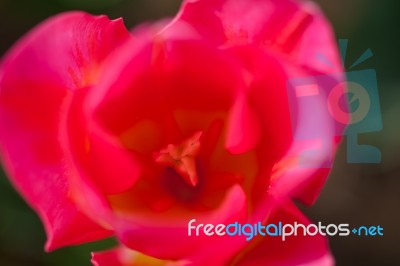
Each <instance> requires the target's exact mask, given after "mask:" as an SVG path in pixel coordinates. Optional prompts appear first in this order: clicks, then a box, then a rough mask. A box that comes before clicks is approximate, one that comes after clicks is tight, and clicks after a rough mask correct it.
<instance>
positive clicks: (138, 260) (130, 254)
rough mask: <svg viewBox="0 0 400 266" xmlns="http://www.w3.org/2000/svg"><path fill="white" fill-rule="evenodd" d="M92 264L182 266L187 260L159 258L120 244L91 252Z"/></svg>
mask: <svg viewBox="0 0 400 266" xmlns="http://www.w3.org/2000/svg"><path fill="white" fill-rule="evenodd" d="M92 263H93V265H94V266H131V265H136V266H183V265H187V262H186V263H185V262H183V261H180V262H178V261H170V260H160V259H157V258H153V257H149V256H146V255H144V254H141V253H139V252H136V251H134V250H131V249H128V248H126V247H124V246H120V247H117V248H114V249H111V250H107V251H103V252H94V253H92Z"/></svg>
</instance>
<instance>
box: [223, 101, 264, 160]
mask: <svg viewBox="0 0 400 266" xmlns="http://www.w3.org/2000/svg"><path fill="white" fill-rule="evenodd" d="M228 121H229V122H228V124H229V128H228V133H227V142H226V148H227V149H228V151H230V152H232V153H233V154H240V153H245V152H247V151H249V150H251V149H253V148H254V147H255V146H256V145H257V144H258V142H259V140H260V138H261V128H260V125H259V121H258V118H257V116H256V114H255V112H254V110H253V109H252V108H251V106H250V105H249V103H248V100H247V99H246V96H245V95H244V94H241V95H239V96H238V98H237V99H236V102H235V104H234V106H233V108H232V110H231V113H230V116H229V120H228Z"/></svg>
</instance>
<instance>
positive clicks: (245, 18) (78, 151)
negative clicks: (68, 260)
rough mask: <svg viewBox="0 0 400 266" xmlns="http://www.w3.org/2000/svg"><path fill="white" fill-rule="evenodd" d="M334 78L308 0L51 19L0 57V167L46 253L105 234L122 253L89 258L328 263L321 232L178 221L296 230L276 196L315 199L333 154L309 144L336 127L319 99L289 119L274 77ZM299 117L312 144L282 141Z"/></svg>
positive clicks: (327, 45) (326, 34) (189, 4)
mask: <svg viewBox="0 0 400 266" xmlns="http://www.w3.org/2000/svg"><path fill="white" fill-rule="evenodd" d="M317 53H321V54H323V55H324V56H325V57H326V58H327V59H329V60H330V61H331V62H333V64H334V67H332V66H331V67H329V66H326V65H324V64H323V62H320V61H318V60H317V57H316V55H317ZM341 72H342V69H341V67H340V64H339V60H338V52H337V49H336V46H335V42H334V39H333V35H332V33H331V30H330V27H329V24H328V23H327V22H326V20H325V19H324V17H323V16H322V15H321V12H320V11H319V9H318V8H317V7H316V6H315V5H313V4H312V3H310V2H303V1H301V2H297V1H291V0H280V1H273V0H197V1H196V0H192V1H189V0H187V1H185V2H184V3H183V6H182V8H181V10H180V12H179V14H178V15H177V17H175V18H174V19H173V20H172V21H170V22H160V23H158V24H155V25H144V26H141V27H138V28H136V29H134V30H133V31H132V33H131V34H130V33H128V31H127V30H126V29H125V27H124V26H123V24H122V21H121V20H115V21H109V20H108V19H107V18H105V17H103V16H100V17H93V16H90V15H87V14H84V13H80V12H73V13H65V14H62V15H59V16H56V17H54V18H51V19H50V20H48V21H46V22H44V23H43V24H41V25H39V26H38V27H36V28H35V29H34V30H33V31H32V32H31V33H29V34H28V35H27V36H26V37H24V38H23V39H22V40H21V41H20V42H19V43H18V44H17V45H16V46H15V47H14V48H13V49H12V50H11V51H10V52H9V53H8V54H7V55H6V56H5V58H4V59H3V61H2V64H1V69H0V123H1V125H2V126H1V128H0V148H1V154H2V160H3V164H4V166H5V169H6V171H7V173H8V175H9V176H10V178H11V180H12V182H13V183H14V185H15V186H16V188H17V189H18V190H19V191H20V193H21V194H22V195H23V196H24V197H25V198H26V200H27V201H28V202H29V203H30V205H31V206H32V207H33V208H34V209H35V210H36V211H37V212H38V213H39V215H40V217H41V219H42V220H43V223H44V224H45V227H46V231H47V234H48V242H47V245H46V249H47V250H53V249H55V248H59V247H63V246H67V245H72V244H80V243H84V242H88V241H93V240H97V239H100V238H104V237H107V236H110V235H115V236H116V237H117V239H118V240H119V241H120V242H121V243H122V245H123V246H121V247H120V248H117V249H115V250H113V251H108V252H105V253H96V254H94V255H93V263H94V265H107V266H113V265H142V264H144V263H147V264H145V265H148V264H150V263H154V265H160V264H161V265H164V264H165V265H185V264H188V263H190V264H195V265H203V264H205V263H207V262H208V261H212V262H213V265H224V264H226V263H232V264H234V265H260V264H268V265H300V264H301V265H332V264H333V263H332V261H333V260H332V258H331V255H330V253H329V248H328V245H327V242H326V239H325V238H324V237H323V236H315V237H297V238H293V239H291V240H290V241H286V242H282V241H280V240H278V239H274V238H268V237H264V238H262V237H256V238H254V239H253V240H252V241H250V242H247V241H246V240H245V238H243V237H239V236H237V237H231V236H222V237H217V236H212V237H208V236H198V237H190V236H188V235H187V223H188V221H189V220H191V219H193V218H195V219H197V221H198V223H213V224H219V223H223V224H228V223H231V222H236V221H238V222H241V223H257V222H259V221H263V222H265V223H269V222H278V221H281V222H283V223H285V222H286V223H293V222H295V221H297V222H302V223H304V224H308V223H309V221H308V220H307V219H306V218H305V217H304V216H303V215H302V214H301V212H300V211H299V210H298V209H297V208H296V206H295V205H294V204H293V203H291V199H292V198H298V199H300V200H302V201H303V202H304V203H306V204H312V203H313V202H314V201H315V199H316V197H317V195H318V193H319V190H320V188H321V186H322V185H323V183H324V181H325V178H326V176H327V174H328V168H324V167H325V166H324V165H323V163H325V162H326V161H327V160H328V159H329V158H330V156H331V155H332V152H333V151H334V148H332V147H331V146H330V145H320V140H321V139H332V138H333V136H334V135H335V134H334V132H335V130H338V129H335V126H337V125H336V124H335V123H334V122H333V120H332V118H331V117H329V116H325V115H323V114H321V113H320V112H318V110H319V109H320V108H322V107H323V106H324V105H326V97H325V95H323V94H320V95H319V96H317V97H315V99H314V100H313V101H312V102H311V103H310V104H309V105H308V106H303V105H301V104H299V105H298V107H297V109H298V112H296V115H297V120H296V121H297V123H296V125H295V127H294V128H292V122H291V117H290V109H289V105H288V94H287V81H288V80H289V79H291V78H295V77H306V76H311V77H312V76H315V75H326V74H334V73H341ZM332 77H334V76H332ZM340 78H341V77H340V75H339V77H338V79H339V80H340ZM310 121H312V122H313V123H316V124H317V125H319V126H320V127H321V128H322V129H321V131H320V134H321V135H320V136H319V137H320V138H318V139H314V140H313V139H312V140H309V141H303V142H300V141H295V140H296V136H297V135H298V134H301V132H302V131H304V129H305V128H307V127H308V123H309V122H310ZM339 130H340V129H339ZM318 145H319V146H318ZM315 147H318V149H319V153H318V156H317V157H316V158H314V160H313V164H312V165H313V166H312V167H304V166H301V164H300V163H299V160H300V159H301V158H302V156H303V154H304V152H306V151H308V150H309V149H310V148H311V149H314V148H315Z"/></svg>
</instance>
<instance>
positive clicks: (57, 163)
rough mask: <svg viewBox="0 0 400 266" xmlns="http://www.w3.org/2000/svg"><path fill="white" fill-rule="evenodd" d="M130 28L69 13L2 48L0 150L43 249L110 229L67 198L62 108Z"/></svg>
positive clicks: (81, 240) (102, 234)
mask: <svg viewBox="0 0 400 266" xmlns="http://www.w3.org/2000/svg"><path fill="white" fill-rule="evenodd" d="M128 37H129V32H128V31H127V30H126V29H125V27H124V26H123V23H122V21H121V20H116V21H110V20H108V19H107V18H106V17H105V16H100V17H93V16H91V15H88V14H85V13H83V12H70V13H64V14H61V15H58V16H56V17H53V18H50V19H49V20H47V21H46V22H44V23H42V24H41V25H39V26H38V27H36V28H35V29H34V30H33V31H31V32H30V33H29V34H28V35H27V36H26V37H24V38H23V39H22V40H21V41H20V42H19V43H18V44H17V45H16V46H15V47H14V48H13V49H12V50H11V51H9V52H8V53H7V55H6V56H5V58H4V59H3V61H2V64H1V68H0V124H1V127H0V150H1V155H2V161H3V164H4V167H5V170H6V172H7V174H8V176H9V177H10V179H11V181H12V182H13V183H14V185H15V186H16V188H17V189H18V190H19V192H20V193H21V194H22V195H23V196H24V197H25V199H26V200H27V202H28V203H29V204H30V205H31V206H32V208H34V209H35V210H36V211H37V212H38V214H39V216H40V217H41V219H42V221H43V223H44V225H45V229H46V232H47V236H48V241H47V244H46V249H47V250H53V249H55V248H59V247H63V246H66V245H72V244H80V243H84V242H88V241H93V240H97V239H100V238H104V237H106V236H109V235H110V234H111V232H110V231H108V230H105V229H104V228H102V227H101V226H99V225H97V223H95V222H93V221H92V220H90V219H89V218H88V217H87V216H86V215H85V214H83V213H82V212H81V211H80V209H79V208H78V207H77V206H76V204H75V202H74V201H73V200H72V198H71V197H70V193H71V184H70V180H69V177H70V175H69V169H68V167H67V166H66V164H65V154H64V153H63V151H62V149H61V147H60V143H59V126H60V123H61V121H60V120H61V119H60V117H61V115H60V114H63V113H65V112H66V109H67V108H68V106H66V105H65V104H64V102H65V101H66V99H69V98H71V97H73V94H74V91H75V90H79V89H83V88H86V87H88V86H90V85H92V84H93V83H95V82H96V79H97V77H98V75H99V71H100V68H101V66H100V65H101V62H102V61H103V60H104V59H105V57H106V56H107V55H108V54H110V53H112V51H113V50H114V49H115V48H116V47H118V45H119V44H120V43H122V42H123V41H124V40H125V39H126V38H128Z"/></svg>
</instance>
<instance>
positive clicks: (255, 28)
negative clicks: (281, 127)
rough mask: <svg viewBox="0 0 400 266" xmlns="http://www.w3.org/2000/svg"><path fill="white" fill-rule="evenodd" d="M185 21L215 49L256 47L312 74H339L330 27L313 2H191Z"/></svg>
mask: <svg viewBox="0 0 400 266" xmlns="http://www.w3.org/2000/svg"><path fill="white" fill-rule="evenodd" d="M181 21H184V22H187V23H189V24H191V25H192V26H193V27H194V28H195V29H196V30H197V31H198V33H199V34H200V35H202V36H203V38H204V39H205V40H207V41H210V42H213V44H214V45H219V46H221V47H222V46H227V45H228V46H230V45H237V44H249V43H256V44H258V45H260V46H263V47H265V49H266V50H267V51H272V52H276V53H279V54H283V55H285V57H286V58H289V59H291V60H292V61H294V62H295V63H296V64H301V65H305V66H307V67H309V68H310V69H316V70H318V71H320V72H327V71H328V72H329V71H330V72H335V71H341V67H340V65H341V64H340V60H339V57H338V53H337V52H336V50H337V49H336V42H335V39H334V35H333V33H332V30H331V27H330V25H329V23H328V22H327V21H326V19H325V18H324V17H323V15H322V12H321V11H320V10H319V9H318V7H317V6H316V5H315V4H313V3H311V2H309V1H293V0H280V1H274V0H194V1H193V0H192V1H186V2H185V3H184V5H183V6H182V9H181V12H180V14H179V15H178V18H177V19H175V22H181ZM322 57H324V58H323V60H321V58H322ZM324 62H325V63H324ZM326 62H328V64H326ZM330 65H331V66H330Z"/></svg>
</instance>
